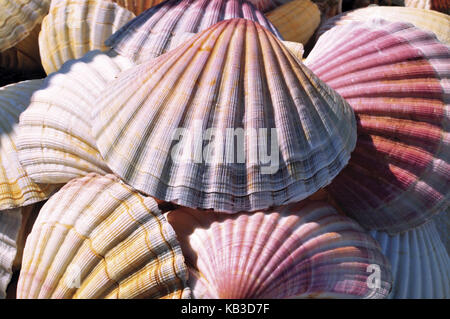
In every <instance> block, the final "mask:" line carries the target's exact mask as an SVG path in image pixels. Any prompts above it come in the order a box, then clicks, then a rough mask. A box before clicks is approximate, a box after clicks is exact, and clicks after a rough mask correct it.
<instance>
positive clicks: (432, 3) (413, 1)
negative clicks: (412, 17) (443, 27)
mask: <svg viewBox="0 0 450 319" xmlns="http://www.w3.org/2000/svg"><path fill="white" fill-rule="evenodd" d="M405 7H412V8H420V9H428V10H436V11H440V12H442V13H446V14H450V1H449V0H405Z"/></svg>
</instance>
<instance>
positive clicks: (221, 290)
mask: <svg viewBox="0 0 450 319" xmlns="http://www.w3.org/2000/svg"><path fill="white" fill-rule="evenodd" d="M168 220H169V222H170V223H171V225H172V226H173V227H174V229H175V232H176V233H177V237H178V239H179V240H180V244H181V248H182V250H183V253H184V255H185V257H186V263H187V264H188V266H189V268H190V277H189V285H190V287H191V289H192V293H193V296H194V297H195V298H232V299H234V298H257V299H258V298H269V299H271V298H275V299H279V298H317V297H319V298H330V297H337V298H383V297H386V296H387V295H388V293H389V290H390V285H391V281H392V280H391V274H390V267H389V265H388V263H387V260H386V259H385V258H384V256H383V255H382V254H381V251H380V248H379V246H378V244H377V243H376V241H375V240H373V239H372V238H371V237H370V236H369V235H368V234H366V233H365V232H364V230H363V229H362V228H361V227H360V226H359V225H358V224H357V223H356V222H354V221H352V220H351V219H350V218H347V217H345V216H341V215H339V214H338V213H337V212H336V211H335V210H334V209H333V208H332V207H331V206H328V205H327V204H325V203H324V202H315V203H308V204H305V205H303V204H301V203H300V204H294V205H289V206H284V207H280V208H278V209H275V210H272V211H267V212H257V213H253V214H249V213H239V214H235V215H226V214H217V213H205V212H202V211H196V210H192V209H185V208H183V209H177V210H174V211H172V212H170V213H169V214H168ZM373 264H375V265H378V266H379V270H380V276H381V282H380V286H379V288H376V287H370V286H369V285H368V282H369V281H370V278H369V276H370V275H371V273H372V271H369V270H368V269H369V268H368V267H369V265H373ZM369 287H370V288H369Z"/></svg>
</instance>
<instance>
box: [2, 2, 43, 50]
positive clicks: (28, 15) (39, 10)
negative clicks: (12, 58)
mask: <svg viewBox="0 0 450 319" xmlns="http://www.w3.org/2000/svg"><path fill="white" fill-rule="evenodd" d="M49 6H50V0H3V1H2V2H1V9H0V21H1V23H0V52H2V51H4V50H6V49H9V48H11V47H13V46H15V45H16V44H17V43H19V42H20V41H22V40H23V39H25V38H26V37H27V36H28V34H29V33H30V32H31V31H32V30H33V29H34V28H35V27H36V26H37V25H38V24H39V23H40V22H41V21H42V19H43V18H44V16H45V15H46V14H47V13H48V8H49Z"/></svg>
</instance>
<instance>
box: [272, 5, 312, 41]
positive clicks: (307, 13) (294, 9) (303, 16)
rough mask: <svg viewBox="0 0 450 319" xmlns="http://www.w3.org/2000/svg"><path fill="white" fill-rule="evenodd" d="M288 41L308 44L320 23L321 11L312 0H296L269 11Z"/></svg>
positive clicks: (275, 24)
mask: <svg viewBox="0 0 450 319" xmlns="http://www.w3.org/2000/svg"><path fill="white" fill-rule="evenodd" d="M266 16H267V18H268V19H269V21H270V22H272V23H273V25H274V26H275V27H276V28H277V29H278V31H280V33H281V35H282V36H283V38H284V39H285V40H287V41H294V42H300V43H303V44H306V43H307V42H308V40H309V38H310V37H311V36H312V35H313V34H314V31H315V30H316V29H317V27H318V26H319V24H320V11H319V8H318V7H317V5H316V4H315V3H313V2H311V1H310V0H294V1H291V2H288V3H286V4H284V5H282V6H280V7H278V8H277V9H275V10H273V11H270V12H269V13H267V15H266Z"/></svg>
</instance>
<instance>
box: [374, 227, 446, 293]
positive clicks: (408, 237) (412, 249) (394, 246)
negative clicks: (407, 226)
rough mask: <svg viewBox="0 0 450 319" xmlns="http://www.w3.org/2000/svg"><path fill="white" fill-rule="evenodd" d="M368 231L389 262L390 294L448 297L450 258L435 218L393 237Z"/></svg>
mask: <svg viewBox="0 0 450 319" xmlns="http://www.w3.org/2000/svg"><path fill="white" fill-rule="evenodd" d="M371 234H372V236H373V237H374V238H376V239H377V240H378V242H379V243H380V245H381V247H382V251H383V254H384V255H385V256H386V257H387V258H388V259H389V261H390V263H391V267H392V277H393V279H394V284H393V287H392V292H391V294H390V295H389V297H390V298H395V299H404V298H408V299H409V298H421V299H422V298H445V299H448V298H450V258H449V255H448V253H447V251H446V250H445V247H444V245H443V244H442V242H441V240H440V238H439V234H438V232H437V231H436V227H435V223H434V221H431V222H429V223H426V224H424V225H422V226H420V227H417V228H415V229H413V230H410V231H408V232H405V233H403V234H401V235H396V236H393V237H390V236H389V235H388V234H386V233H383V232H376V231H372V232H371Z"/></svg>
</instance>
